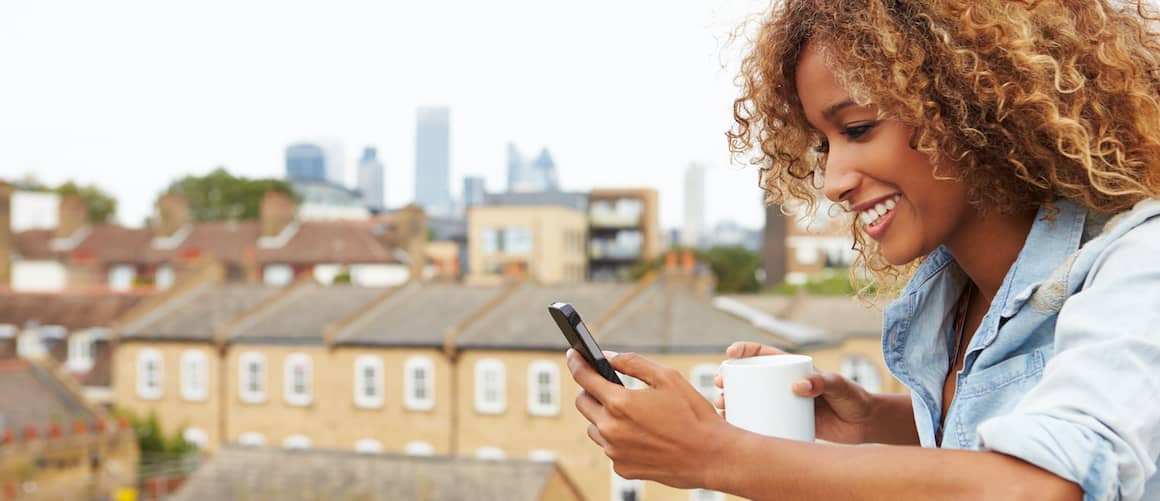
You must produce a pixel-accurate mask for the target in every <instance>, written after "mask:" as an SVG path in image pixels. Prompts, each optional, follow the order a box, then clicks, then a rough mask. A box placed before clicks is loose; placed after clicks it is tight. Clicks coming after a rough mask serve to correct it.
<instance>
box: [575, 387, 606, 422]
mask: <svg viewBox="0 0 1160 501" xmlns="http://www.w3.org/2000/svg"><path fill="white" fill-rule="evenodd" d="M576 410H578V411H580V415H582V416H584V419H586V420H588V422H589V423H595V422H596V421H597V420H598V419H601V418H603V417H604V412H605V411H604V406H603V405H601V404H600V402H599V401H597V400H596V399H595V398H592V395H590V394H589V393H588V392H586V391H584V390H580V394H579V395H576Z"/></svg>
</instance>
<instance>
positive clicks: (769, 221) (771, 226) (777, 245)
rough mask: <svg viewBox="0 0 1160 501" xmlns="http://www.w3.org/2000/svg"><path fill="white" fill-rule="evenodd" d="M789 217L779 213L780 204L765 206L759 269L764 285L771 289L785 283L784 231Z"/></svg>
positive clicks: (786, 254) (786, 255)
mask: <svg viewBox="0 0 1160 501" xmlns="http://www.w3.org/2000/svg"><path fill="white" fill-rule="evenodd" d="M788 223H789V216H786V215H784V214H782V213H781V204H776V203H775V204H769V205H766V206H765V231H764V235H763V237H762V244H761V247H762V249H761V268H762V269H763V270H765V283H764V284H763V285H765V286H766V287H773V286H775V285H778V284H780V283H782V282H783V281H785V273H786V263H787V262H788V259H789V256H788V252H787V249H786V230H787V226H788Z"/></svg>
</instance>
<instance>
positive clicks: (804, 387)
mask: <svg viewBox="0 0 1160 501" xmlns="http://www.w3.org/2000/svg"><path fill="white" fill-rule="evenodd" d="M813 388H814V383H812V382H810V380H809V379H799V380H797V381H794V383H793V391H795V392H797V393H809V392H810V390H812V389H813Z"/></svg>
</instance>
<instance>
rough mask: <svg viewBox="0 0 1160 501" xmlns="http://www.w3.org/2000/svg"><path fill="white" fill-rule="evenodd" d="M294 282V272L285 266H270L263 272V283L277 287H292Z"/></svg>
mask: <svg viewBox="0 0 1160 501" xmlns="http://www.w3.org/2000/svg"><path fill="white" fill-rule="evenodd" d="M293 281H294V270H293V269H292V268H290V266H289V265H285V264H270V265H266V268H265V269H263V270H262V283H264V284H266V285H272V286H275V287H282V286H284V285H290V282H293Z"/></svg>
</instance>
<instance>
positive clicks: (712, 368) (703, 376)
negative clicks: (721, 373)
mask: <svg viewBox="0 0 1160 501" xmlns="http://www.w3.org/2000/svg"><path fill="white" fill-rule="evenodd" d="M716 377H717V366H716V365H713V364H700V365H697V366H695V367H693V381H692V382H693V387H694V388H696V389H697V391H698V392H699V393H700V394H701V395H702V396H704V397H705V398H706V399H708V400H709V401H710V402H712V401H714V400H716V399H717V395H720V394H721V390H718V389H717V385H715V384H713V380H714V379H715V378H716Z"/></svg>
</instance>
